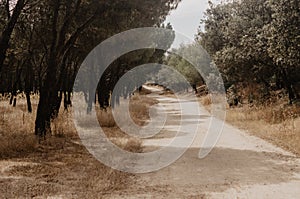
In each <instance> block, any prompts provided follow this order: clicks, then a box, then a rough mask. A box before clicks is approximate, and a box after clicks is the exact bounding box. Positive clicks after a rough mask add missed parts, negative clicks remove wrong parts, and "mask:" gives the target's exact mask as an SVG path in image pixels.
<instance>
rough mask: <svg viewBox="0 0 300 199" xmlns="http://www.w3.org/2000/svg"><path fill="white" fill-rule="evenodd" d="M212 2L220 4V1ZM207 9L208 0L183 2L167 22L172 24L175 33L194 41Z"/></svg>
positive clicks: (187, 0)
mask: <svg viewBox="0 0 300 199" xmlns="http://www.w3.org/2000/svg"><path fill="white" fill-rule="evenodd" d="M212 2H219V0H214V1H212ZM207 8H208V0H182V1H181V2H180V3H179V5H178V7H177V9H176V10H173V11H172V12H171V13H170V15H169V16H168V17H167V19H166V21H165V22H166V23H168V22H170V23H171V25H172V26H173V28H174V30H175V31H177V32H179V33H181V34H183V35H185V36H186V37H188V38H189V39H191V40H194V38H195V35H196V34H197V30H198V28H199V27H200V21H201V19H203V17H204V12H205V11H206V9H207Z"/></svg>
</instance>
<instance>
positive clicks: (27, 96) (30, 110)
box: [25, 91, 32, 113]
mask: <svg viewBox="0 0 300 199" xmlns="http://www.w3.org/2000/svg"><path fill="white" fill-rule="evenodd" d="M25 95H26V101H27V110H28V113H32V106H31V100H30V91H26V92H25Z"/></svg>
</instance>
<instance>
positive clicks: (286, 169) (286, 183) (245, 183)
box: [110, 96, 300, 199]
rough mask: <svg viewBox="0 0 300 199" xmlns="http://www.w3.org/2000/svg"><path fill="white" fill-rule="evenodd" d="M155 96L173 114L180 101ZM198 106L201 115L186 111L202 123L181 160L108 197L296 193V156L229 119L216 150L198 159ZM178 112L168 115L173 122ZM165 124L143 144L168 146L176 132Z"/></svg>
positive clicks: (299, 183)
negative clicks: (234, 125) (242, 128)
mask: <svg viewBox="0 0 300 199" xmlns="http://www.w3.org/2000/svg"><path fill="white" fill-rule="evenodd" d="M157 100H159V101H160V103H161V104H163V106H165V108H166V110H167V111H169V112H170V114H171V115H172V114H174V108H175V107H176V106H177V107H178V104H176V102H174V99H172V98H169V97H165V96H157ZM168 108H169V110H168ZM201 112H202V113H203V115H201V117H199V116H197V117H194V118H191V117H189V121H190V122H197V121H199V118H200V128H199V131H198V136H197V138H196V139H195V141H194V143H193V145H192V147H191V148H190V149H188V150H187V152H186V153H185V154H184V155H183V156H182V157H181V158H180V159H179V160H177V161H176V162H175V163H174V164H172V165H171V166H169V167H167V168H164V169H162V170H160V171H157V172H152V173H148V174H142V175H138V181H137V183H136V184H134V185H133V186H130V187H129V188H128V189H126V190H125V191H122V192H118V193H117V194H112V195H111V196H110V198H266V199H267V198H272V199H273V198H294V199H296V198H299V196H300V159H299V158H298V157H296V156H295V155H294V154H292V153H290V152H287V151H285V150H283V149H281V148H278V147H276V146H274V145H272V144H270V143H268V142H267V141H264V140H262V139H260V138H257V137H255V136H251V135H248V134H247V133H245V132H243V131H240V130H238V129H236V128H234V127H232V126H230V125H228V124H225V126H224V129H223V133H222V135H221V138H220V140H219V142H218V143H217V145H216V147H215V148H214V150H213V151H212V152H211V153H210V154H209V155H208V156H207V157H206V158H204V159H199V158H198V153H199V150H200V146H201V143H202V142H203V140H204V138H205V134H206V132H207V129H208V127H209V121H210V120H209V117H208V115H209V114H208V113H207V112H206V110H205V109H204V108H202V110H201ZM205 116H207V117H205ZM176 118H177V119H178V117H176V116H174V115H173V118H172V116H171V120H172V121H173V122H174V120H176ZM193 120H194V121H193ZM168 125H169V126H170V129H172V128H173V127H174V126H173V125H174V123H172V122H171V123H169V124H168V122H167V125H166V127H165V129H166V130H165V131H162V133H161V134H160V135H158V136H156V137H154V138H153V139H148V140H145V141H144V146H145V150H147V148H148V150H149V148H150V150H153V149H157V148H160V147H166V146H167V143H168V142H170V141H171V139H172V138H171V137H172V135H173V134H174V133H171V132H170V130H169V131H168ZM174 150H175V149H174Z"/></svg>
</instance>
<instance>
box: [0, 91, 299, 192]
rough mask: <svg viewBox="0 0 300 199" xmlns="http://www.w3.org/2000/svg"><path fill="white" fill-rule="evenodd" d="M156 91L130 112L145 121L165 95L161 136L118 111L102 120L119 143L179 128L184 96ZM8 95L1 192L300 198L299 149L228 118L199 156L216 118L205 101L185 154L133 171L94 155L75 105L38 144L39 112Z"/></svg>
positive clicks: (133, 145) (152, 144) (157, 142)
mask: <svg viewBox="0 0 300 199" xmlns="http://www.w3.org/2000/svg"><path fill="white" fill-rule="evenodd" d="M153 91H154V94H151V95H149V97H150V98H149V97H143V96H142V97H140V96H134V101H135V106H132V108H131V112H132V116H133V119H134V121H135V122H136V123H138V124H140V125H143V124H145V122H147V120H148V119H149V118H148V114H149V112H147V108H149V106H151V105H154V104H156V103H157V102H159V104H160V106H161V107H163V108H164V110H165V111H166V112H167V114H168V120H167V122H166V125H165V127H164V130H162V131H161V133H160V134H158V135H156V136H155V137H153V138H150V139H145V140H143V142H140V141H139V140H132V139H130V138H128V137H126V136H125V135H123V134H122V133H121V132H120V131H119V129H118V128H117V127H115V124H114V122H113V121H112V120H111V117H112V116H107V117H106V118H105V119H104V120H103V121H100V123H102V124H103V126H104V127H105V128H107V132H108V135H109V136H110V137H117V138H118V137H122V138H121V139H122V140H124V139H125V142H124V141H122V142H121V143H122V144H120V145H119V146H120V147H124V148H126V149H127V150H129V151H134V152H141V151H142V150H143V151H144V152H148V151H154V150H157V149H158V148H165V147H167V144H168V143H169V142H170V141H172V138H173V137H174V136H176V133H175V134H174V132H173V129H174V126H176V125H178V122H179V118H180V117H179V116H180V115H178V114H177V113H178V109H179V108H180V105H179V104H180V103H182V102H180V101H177V100H176V99H174V97H172V96H168V95H161V93H160V91H159V89H154V90H153ZM151 98H152V99H151ZM186 102H188V100H187V101H186ZM1 103H3V104H0V105H1V109H0V110H1V112H0V142H1V143H0V145H1V146H0V198H299V195H300V189H299V187H300V159H299V156H297V155H295V153H291V152H289V151H286V150H284V149H281V148H280V147H278V146H275V145H273V144H271V143H269V142H268V141H266V140H263V139H261V138H258V137H256V136H253V135H251V134H249V133H246V132H245V131H243V130H239V129H237V128H235V127H233V126H231V125H229V124H225V126H224V130H223V133H222V135H221V138H220V140H219V142H218V143H217V145H216V146H215V148H214V149H213V151H212V152H211V153H210V154H209V155H208V156H207V157H206V158H204V159H199V158H198V153H199V150H200V147H201V144H202V142H203V140H204V138H205V135H206V133H207V130H208V128H209V125H210V114H209V113H208V111H207V110H206V109H205V108H204V107H200V109H201V116H200V117H199V115H198V116H196V115H189V116H188V117H184V118H186V119H187V120H188V122H190V123H199V129H198V134H197V137H196V139H195V140H194V143H193V144H192V146H191V147H190V148H189V149H188V150H187V151H186V153H184V155H183V156H182V157H181V158H179V159H178V160H177V161H176V162H175V163H173V164H172V165H170V166H168V167H166V168H164V169H161V170H159V171H156V172H151V173H148V174H135V175H133V174H127V173H123V172H119V171H115V170H112V169H110V168H108V167H106V166H104V165H103V164H101V163H99V162H98V161H97V160H96V159H95V158H94V157H93V156H92V155H90V154H89V153H88V151H87V150H86V149H85V147H84V146H83V145H82V144H81V143H80V139H79V138H78V136H77V135H76V132H75V133H74V127H73V124H72V121H71V119H70V116H69V115H68V114H70V113H65V114H67V116H65V115H64V114H63V115H62V116H61V117H62V118H59V120H58V121H56V122H54V123H53V134H54V135H53V136H52V137H50V138H48V139H47V140H46V141H44V142H43V143H41V144H37V143H36V140H35V137H34V136H31V135H32V134H33V126H34V116H33V115H31V114H27V113H25V112H26V110H25V109H26V107H25V105H19V106H18V107H17V108H15V109H12V108H11V107H9V108H7V104H6V103H7V102H1ZM142 104H146V106H141V105H142ZM100 114H101V113H100ZM181 116H182V115H181ZM16 121H17V122H16ZM27 121H31V122H27ZM62 121H63V122H62ZM297 124H298V123H297V122H296V123H295V125H297ZM295 128H296V129H297V128H298V127H297V126H296V127H295ZM26 133H27V134H26ZM116 135H117V136H116ZM177 136H184V134H181V133H179V134H177ZM170 150H171V152H172V149H170ZM173 150H176V149H173ZM149 161H151V160H149Z"/></svg>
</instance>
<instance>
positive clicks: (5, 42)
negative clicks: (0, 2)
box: [0, 0, 25, 72]
mask: <svg viewBox="0 0 300 199" xmlns="http://www.w3.org/2000/svg"><path fill="white" fill-rule="evenodd" d="M24 5H25V0H18V2H17V4H16V6H15V9H14V12H13V14H12V16H11V17H10V19H9V21H8V23H7V25H6V26H5V28H4V30H3V32H2V35H1V37H0V72H1V70H2V67H3V64H4V60H5V58H6V52H7V49H8V48H9V40H10V38H11V35H12V32H13V30H14V28H15V25H16V23H17V21H18V18H19V16H20V14H21V12H22V9H23V7H24Z"/></svg>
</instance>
